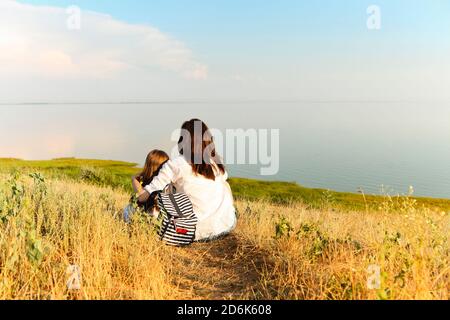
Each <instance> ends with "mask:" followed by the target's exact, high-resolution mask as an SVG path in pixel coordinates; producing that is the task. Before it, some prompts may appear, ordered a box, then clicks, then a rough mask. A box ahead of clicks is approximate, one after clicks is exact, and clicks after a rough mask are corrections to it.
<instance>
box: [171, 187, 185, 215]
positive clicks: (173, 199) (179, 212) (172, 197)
mask: <svg viewBox="0 0 450 320" xmlns="http://www.w3.org/2000/svg"><path fill="white" fill-rule="evenodd" d="M169 199H170V202H172V205H173V207H174V208H175V210H176V211H177V213H178V217H179V218H181V217H182V216H184V214H183V212H181V210H180V207H179V206H178V203H177V201H176V200H175V196H174V195H173V193H169Z"/></svg>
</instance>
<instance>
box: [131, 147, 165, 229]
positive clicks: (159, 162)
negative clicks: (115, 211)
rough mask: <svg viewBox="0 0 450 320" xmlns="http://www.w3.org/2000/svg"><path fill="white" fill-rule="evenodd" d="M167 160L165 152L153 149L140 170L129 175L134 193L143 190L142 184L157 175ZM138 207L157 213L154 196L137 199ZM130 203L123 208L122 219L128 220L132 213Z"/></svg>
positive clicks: (146, 183) (153, 213)
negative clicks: (131, 175) (142, 199)
mask: <svg viewBox="0 0 450 320" xmlns="http://www.w3.org/2000/svg"><path fill="white" fill-rule="evenodd" d="M168 160H169V156H168V155H167V153H165V152H164V151H161V150H153V151H151V152H150V153H149V154H148V155H147V158H146V159H145V165H144V169H143V170H142V172H140V173H139V174H137V175H134V176H133V177H131V183H132V185H133V189H134V192H135V193H138V194H139V193H140V192H142V190H143V188H142V187H143V186H146V185H149V184H150V183H151V182H152V180H153V178H154V177H155V176H157V175H158V173H159V170H160V169H161V167H162V166H163V165H164V164H165V163H166V162H167V161H168ZM137 205H138V207H140V208H142V209H143V210H144V211H145V212H148V213H150V214H152V215H153V216H155V215H157V210H156V209H157V208H156V201H155V197H154V196H153V197H149V198H148V199H146V200H145V201H139V199H138V201H137ZM132 211H133V208H132V206H131V205H129V206H128V207H126V208H125V211H124V219H125V221H126V222H129V221H130V215H131V214H132V213H133V212H132Z"/></svg>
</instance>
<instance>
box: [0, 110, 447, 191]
mask: <svg viewBox="0 0 450 320" xmlns="http://www.w3.org/2000/svg"><path fill="white" fill-rule="evenodd" d="M192 117H198V118H201V119H204V120H205V121H206V122H207V123H208V124H209V125H210V127H214V128H217V129H222V130H223V129H226V128H243V129H248V128H255V129H280V170H279V173H278V174H277V175H275V176H260V175H259V168H260V167H259V166H249V165H234V166H230V172H231V174H232V175H234V176H243V177H252V178H261V179H266V180H285V181H296V182H298V183H300V184H302V185H304V186H308V187H320V188H327V189H335V190H340V191H351V192H354V191H356V190H357V189H358V188H359V187H362V188H363V189H364V190H365V191H366V192H367V193H380V191H381V189H382V186H384V189H385V190H386V191H388V192H389V193H391V194H397V193H400V194H402V193H407V191H408V188H409V186H414V189H415V194H416V195H421V196H433V197H445V198H450V104H442V103H441V104H430V103H427V104H418V103H416V104H414V103H317V102H316V103H314V102H311V103H298V102H296V103H294V102H290V103H287V102H284V103H275V102H274V103H268V102H265V103H257V102H254V103H156V104H92V105H91V104H80V105H75V104H72V105H2V106H0V137H1V138H0V157H20V158H26V159H43V158H47V159H48V158H54V157H62V156H76V157H85V158H86V157H87V158H101V159H121V160H128V161H134V162H138V163H142V162H143V159H144V157H145V155H146V152H147V151H148V150H150V149H152V148H163V149H165V150H167V151H170V150H171V149H172V147H173V145H174V144H173V142H172V141H171V139H170V135H171V133H172V132H173V131H174V130H175V129H176V128H178V127H179V126H180V124H181V123H182V121H183V120H186V119H188V118H192Z"/></svg>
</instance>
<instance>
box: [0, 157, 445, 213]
mask: <svg viewBox="0 0 450 320" xmlns="http://www.w3.org/2000/svg"><path fill="white" fill-rule="evenodd" d="M137 166H138V164H136V163H132V162H126V161H115V160H97V159H78V158H57V159H52V160H22V159H15V158H0V173H10V172H13V171H14V170H19V171H22V172H24V173H32V172H36V171H37V172H42V173H43V174H44V175H46V176H48V177H55V178H62V177H69V178H72V179H74V180H82V181H85V182H89V183H93V184H99V185H108V186H111V187H120V188H123V189H125V190H127V191H130V192H131V185H130V176H131V175H132V174H135V173H136V172H137V171H138V170H139V168H138V167H137ZM230 185H231V188H232V190H233V194H234V196H235V197H236V198H238V199H244V200H245V199H248V200H252V201H255V200H269V201H271V202H273V203H280V204H289V203H292V202H303V203H305V204H307V205H309V206H311V207H323V206H329V207H336V208H338V207H344V208H346V209H354V210H361V209H365V208H375V209H376V208H378V207H379V206H380V205H382V204H383V202H385V201H391V202H398V205H401V202H402V201H403V200H405V199H412V200H414V201H415V202H417V204H418V205H423V206H425V207H433V208H437V209H439V210H444V211H448V210H450V199H439V198H430V197H415V196H409V197H408V196H398V195H391V196H388V195H384V196H383V195H366V194H362V193H360V194H358V193H350V192H338V191H332V190H326V189H315V188H307V187H303V186H301V185H299V184H297V183H292V182H282V181H278V182H277V181H276V182H272V181H263V180H256V179H245V178H238V177H232V178H231V179H230Z"/></svg>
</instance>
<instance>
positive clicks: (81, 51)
mask: <svg viewBox="0 0 450 320" xmlns="http://www.w3.org/2000/svg"><path fill="white" fill-rule="evenodd" d="M69 18H70V16H69V14H68V13H67V12H66V9H65V8H56V7H49V6H33V5H26V4H21V3H19V2H16V1H13V0H0V68H1V70H2V72H1V74H0V77H5V78H8V79H11V77H12V78H20V77H24V76H25V77H27V76H36V77H39V78H46V79H55V78H56V79H86V78H87V79H110V78H114V77H117V76H118V75H119V74H121V73H124V72H129V71H132V70H145V72H146V73H147V74H148V73H150V74H151V73H153V74H165V73H167V74H169V75H170V74H171V73H173V74H175V75H177V76H179V77H181V78H185V79H206V78H207V75H208V68H207V67H206V66H205V65H204V64H202V63H201V62H199V61H197V60H196V59H195V58H194V57H193V53H192V52H191V51H190V50H189V49H188V48H187V47H186V45H185V44H183V43H182V42H180V41H178V40H176V39H173V38H172V37H170V36H169V35H167V34H165V33H163V32H161V31H160V30H158V29H157V28H154V27H151V26H146V25H132V24H128V23H125V22H121V21H117V20H115V19H114V18H112V17H110V16H108V15H103V14H99V13H94V12H87V11H82V12H81V29H80V30H70V29H69V28H68V27H67V21H68V19H69Z"/></svg>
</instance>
